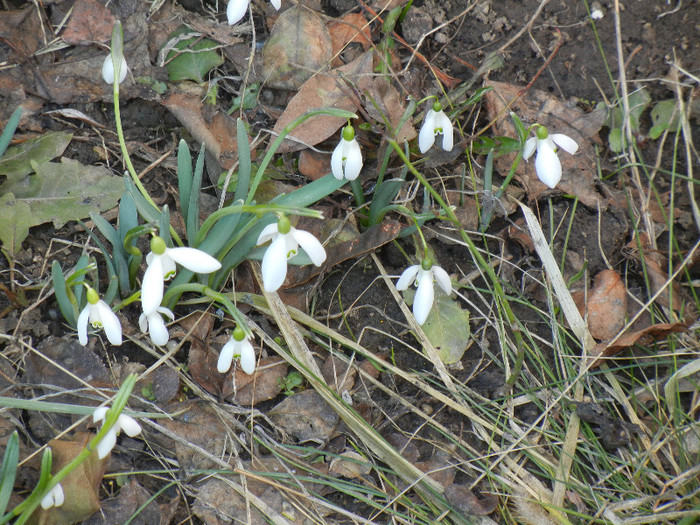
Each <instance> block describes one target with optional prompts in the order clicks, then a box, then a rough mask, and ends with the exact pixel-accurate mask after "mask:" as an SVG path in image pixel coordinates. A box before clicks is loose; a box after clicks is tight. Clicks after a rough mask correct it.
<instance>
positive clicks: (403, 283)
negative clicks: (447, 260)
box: [396, 259, 452, 325]
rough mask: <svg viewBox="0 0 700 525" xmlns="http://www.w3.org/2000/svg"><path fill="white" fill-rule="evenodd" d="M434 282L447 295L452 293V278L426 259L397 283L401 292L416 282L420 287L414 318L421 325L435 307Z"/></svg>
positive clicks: (415, 301) (408, 270)
mask: <svg viewBox="0 0 700 525" xmlns="http://www.w3.org/2000/svg"><path fill="white" fill-rule="evenodd" d="M433 280H435V281H437V283H438V285H439V286H440V288H442V289H443V290H444V292H445V293H446V294H450V293H451V292H452V282H451V281H450V276H449V275H448V274H447V272H446V271H445V270H443V269H442V268H440V267H439V266H436V265H434V264H432V262H431V261H430V260H429V259H424V260H423V262H422V263H421V264H414V265H413V266H409V267H408V268H406V270H404V272H403V273H402V274H401V277H399V280H398V282H397V283H396V289H397V290H399V291H403V290H406V289H408V287H409V286H411V284H413V283H414V282H415V283H416V284H417V285H418V289H417V290H416V295H415V297H414V298H413V317H415V318H416V322H417V323H418V324H420V325H422V324H423V323H424V322H425V320H426V319H427V318H428V314H429V313H430V310H431V309H432V307H433V298H434V297H435V291H434V290H433Z"/></svg>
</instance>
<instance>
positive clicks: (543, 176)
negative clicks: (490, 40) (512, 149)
mask: <svg viewBox="0 0 700 525" xmlns="http://www.w3.org/2000/svg"><path fill="white" fill-rule="evenodd" d="M535 133H536V134H537V136H536V137H530V138H529V139H527V142H525V149H524V150H523V158H524V159H525V160H527V159H529V158H530V157H531V156H532V154H533V153H534V152H535V149H537V158H536V159H535V171H536V172H537V176H538V177H539V179H540V180H541V181H542V182H544V183H545V184H546V185H547V186H549V187H550V188H555V187H556V185H557V184H558V183H559V181H560V180H561V162H559V157H557V146H559V147H560V148H561V149H563V150H564V151H566V152H567V153H570V154H571V155H573V154H574V153H576V151H577V150H578V144H577V143H576V141H575V140H574V139H572V138H571V137H569V136H567V135H562V134H561V133H555V134H553V135H550V134H549V132H548V131H547V128H545V127H544V126H541V125H540V126H537V130H536V132H535Z"/></svg>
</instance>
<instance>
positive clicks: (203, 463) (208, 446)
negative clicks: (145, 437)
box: [152, 399, 237, 471]
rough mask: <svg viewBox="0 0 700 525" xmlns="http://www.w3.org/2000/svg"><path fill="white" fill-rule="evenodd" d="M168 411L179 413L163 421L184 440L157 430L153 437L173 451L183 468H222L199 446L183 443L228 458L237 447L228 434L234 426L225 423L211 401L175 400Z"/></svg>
mask: <svg viewBox="0 0 700 525" xmlns="http://www.w3.org/2000/svg"><path fill="white" fill-rule="evenodd" d="M167 412H170V413H176V414H178V415H177V416H175V417H174V418H173V419H161V420H159V422H160V424H161V425H162V426H163V427H164V428H166V429H167V430H169V431H170V432H172V433H173V434H175V435H177V436H179V437H180V438H182V441H179V440H177V441H176V440H173V439H171V438H169V437H167V436H165V435H164V434H162V433H158V432H156V433H154V434H153V435H152V439H153V440H154V441H156V442H157V443H159V444H160V445H161V446H163V447H165V448H166V449H167V450H174V451H175V456H176V458H177V461H178V464H179V465H180V468H182V469H183V470H184V471H193V470H198V469H209V468H221V466H220V465H219V464H217V463H216V462H214V461H212V460H210V459H208V458H207V457H205V456H204V455H202V454H201V453H200V452H198V451H197V450H196V449H194V448H192V447H191V446H187V445H185V444H184V443H189V444H193V445H196V446H198V447H200V448H202V449H204V450H206V451H207V452H209V453H211V454H212V455H214V456H216V457H226V455H227V454H228V452H229V449H230V448H232V447H235V446H236V444H237V442H236V441H233V440H232V439H231V436H230V435H229V433H230V432H232V429H231V428H229V427H227V426H226V425H225V424H224V422H223V421H222V420H221V416H220V415H219V414H218V413H217V412H216V410H215V409H214V408H213V407H212V405H211V403H208V402H205V401H200V400H196V399H195V400H191V401H186V402H184V403H173V404H171V405H170V406H169V407H168V409H167Z"/></svg>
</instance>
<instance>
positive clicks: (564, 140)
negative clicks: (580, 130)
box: [550, 133, 578, 155]
mask: <svg viewBox="0 0 700 525" xmlns="http://www.w3.org/2000/svg"><path fill="white" fill-rule="evenodd" d="M550 138H551V139H552V140H553V141H554V143H555V144H556V145H557V146H559V147H560V148H561V149H563V150H564V151H566V152H567V153H570V154H571V155H573V154H574V153H576V152H577V151H578V143H577V142H576V141H575V140H574V139H572V138H571V137H569V136H568V135H563V134H561V133H555V134H553V135H550Z"/></svg>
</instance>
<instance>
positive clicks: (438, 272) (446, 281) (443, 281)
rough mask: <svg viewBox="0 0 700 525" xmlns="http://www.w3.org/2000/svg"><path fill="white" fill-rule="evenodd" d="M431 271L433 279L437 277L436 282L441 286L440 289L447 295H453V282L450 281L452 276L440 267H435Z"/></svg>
mask: <svg viewBox="0 0 700 525" xmlns="http://www.w3.org/2000/svg"><path fill="white" fill-rule="evenodd" d="M431 270H432V272H433V277H435V281H436V282H437V283H438V286H440V288H442V289H443V291H444V292H445V293H446V294H448V295H449V294H450V293H452V281H451V280H450V275H449V274H448V273H447V272H446V271H445V270H443V269H442V268H440V267H439V266H435V265H433V267H432V268H431Z"/></svg>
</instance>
